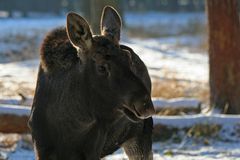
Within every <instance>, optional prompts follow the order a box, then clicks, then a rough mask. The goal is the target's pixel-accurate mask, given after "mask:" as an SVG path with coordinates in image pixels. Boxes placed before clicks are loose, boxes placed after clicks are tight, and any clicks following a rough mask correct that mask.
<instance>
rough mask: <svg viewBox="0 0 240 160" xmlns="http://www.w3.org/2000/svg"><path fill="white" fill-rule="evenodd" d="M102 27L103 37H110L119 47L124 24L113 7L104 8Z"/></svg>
mask: <svg viewBox="0 0 240 160" xmlns="http://www.w3.org/2000/svg"><path fill="white" fill-rule="evenodd" d="M100 26H101V28H100V30H101V35H104V36H106V37H108V38H109V39H111V40H113V42H114V43H115V44H117V45H118V44H119V40H120V30H121V26H122V22H121V18H120V16H119V14H118V13H117V11H116V10H115V9H114V8H113V7H110V6H106V7H104V9H103V12H102V18H101V23H100Z"/></svg>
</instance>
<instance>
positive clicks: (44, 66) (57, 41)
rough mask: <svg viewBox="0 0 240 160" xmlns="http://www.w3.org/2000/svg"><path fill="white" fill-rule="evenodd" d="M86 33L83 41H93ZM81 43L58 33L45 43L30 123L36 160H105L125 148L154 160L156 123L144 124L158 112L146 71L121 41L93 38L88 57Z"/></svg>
mask: <svg viewBox="0 0 240 160" xmlns="http://www.w3.org/2000/svg"><path fill="white" fill-rule="evenodd" d="M109 12H112V9H109ZM70 18H76V19H78V20H81V23H83V24H84V25H85V26H87V25H86V24H87V23H85V20H84V19H83V18H81V17H79V16H78V15H76V14H72V17H70ZM71 24H75V23H74V21H73V23H71ZM106 26H108V24H106ZM75 29H78V28H75ZM76 31H78V30H76ZM85 31H88V32H89V31H90V30H89V29H88V28H83V29H82V32H79V35H78V37H77V39H78V38H82V37H81V36H82V35H90V36H91V33H90V32H89V33H84V32H85ZM74 32H75V31H74ZM71 34H72V33H71ZM106 35H109V34H106ZM71 36H73V38H76V37H74V34H72V35H71ZM70 38H71V37H70ZM85 38H86V37H85ZM77 39H75V41H72V40H71V42H70V41H69V35H68V36H67V33H66V30H65V28H58V29H55V30H53V31H52V32H50V33H49V34H48V35H47V36H46V38H45V39H44V41H43V43H42V46H41V53H40V54H41V55H40V57H41V63H40V66H39V73H38V80H37V86H36V91H35V95H34V101H33V105H32V111H31V116H30V119H29V126H30V128H31V133H32V138H33V143H34V147H35V152H36V160H66V159H69V160H99V159H100V158H102V157H104V156H106V155H108V154H111V153H113V152H114V151H116V150H117V149H119V148H120V147H123V148H124V150H125V152H126V153H127V155H128V157H129V159H130V160H151V159H152V139H151V138H152V126H153V122H152V118H151V117H150V118H147V119H143V118H142V117H144V118H146V117H149V116H150V115H151V114H152V111H153V104H152V101H151V95H150V93H151V81H150V77H149V75H148V72H147V69H146V66H145V65H144V63H143V62H142V61H141V59H140V58H139V57H138V56H137V55H136V54H135V53H134V51H133V50H132V49H131V48H129V47H127V46H124V45H118V44H117V39H116V38H113V39H111V37H110V38H109V37H107V36H104V35H102V36H94V37H87V44H88V45H86V46H87V47H86V46H85V48H84V49H83V50H82V52H80V51H77V50H76V49H75V47H76V46H75V47H74V46H73V45H72V43H74V44H76V45H79V44H78V43H80V45H81V44H82V43H85V40H84V39H81V41H82V42H81V41H80V42H79V41H77ZM88 42H89V43H88Z"/></svg>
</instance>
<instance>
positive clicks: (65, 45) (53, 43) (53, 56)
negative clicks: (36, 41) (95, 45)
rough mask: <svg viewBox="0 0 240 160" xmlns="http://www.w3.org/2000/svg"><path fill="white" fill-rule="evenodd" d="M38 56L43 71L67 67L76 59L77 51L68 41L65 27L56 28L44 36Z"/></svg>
mask: <svg viewBox="0 0 240 160" xmlns="http://www.w3.org/2000/svg"><path fill="white" fill-rule="evenodd" d="M40 58H41V66H42V67H43V69H44V70H45V71H46V70H47V71H53V70H56V69H68V68H69V67H71V66H72V64H74V63H75V62H76V61H77V51H76V49H75V48H74V47H73V46H72V44H71V42H70V41H69V39H68V37H67V33H66V29H65V27H60V28H56V29H54V30H52V31H51V32H49V33H48V34H47V35H46V36H45V38H44V40H43V42H42V45H41V47H40Z"/></svg>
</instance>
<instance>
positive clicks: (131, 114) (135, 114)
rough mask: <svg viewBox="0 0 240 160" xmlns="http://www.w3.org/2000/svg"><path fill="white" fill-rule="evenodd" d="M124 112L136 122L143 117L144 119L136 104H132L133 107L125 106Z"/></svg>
mask: <svg viewBox="0 0 240 160" xmlns="http://www.w3.org/2000/svg"><path fill="white" fill-rule="evenodd" d="M123 112H124V114H125V115H126V116H127V117H128V118H129V119H130V120H132V121H134V122H138V121H140V120H141V119H143V118H142V116H141V115H140V113H139V112H138V111H137V110H136V107H135V106H134V105H133V106H132V109H130V108H129V107H127V106H124V107H123Z"/></svg>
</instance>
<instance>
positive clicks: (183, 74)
mask: <svg viewBox="0 0 240 160" xmlns="http://www.w3.org/2000/svg"><path fill="white" fill-rule="evenodd" d="M125 19H126V24H127V25H128V26H129V27H136V26H140V27H143V28H145V29H148V28H151V30H153V31H154V32H158V31H159V32H163V31H164V32H167V34H169V35H171V36H169V37H161V38H152V39H137V38H134V39H132V38H131V39H130V38H128V37H127V36H126V35H125V34H123V38H122V43H123V44H125V45H128V46H130V47H132V48H133V49H134V51H135V52H136V53H137V54H138V55H139V56H140V57H141V58H142V60H143V61H144V62H145V64H146V65H147V67H148V69H149V73H150V75H151V77H152V80H153V81H154V80H158V79H172V78H174V79H177V80H178V81H190V82H197V83H199V84H206V83H207V81H208V57H207V55H206V54H205V53H204V52H202V51H196V50H195V51H193V50H192V49H190V48H189V47H187V46H188V45H191V46H197V45H198V43H199V41H200V40H201V37H200V38H199V37H196V36H190V35H181V36H178V37H174V36H172V35H174V34H180V33H182V32H183V30H184V29H188V26H189V24H193V22H194V24H196V21H197V22H199V23H201V24H202V23H205V16H204V14H203V13H199V14H163V13H148V14H133V13H128V14H126V17H125ZM143 21H144V22H145V23H142V22H143ZM64 24H65V18H50V19H44V18H43V19H41V18H40V19H36V18H31V19H22V18H20V19H14V20H13V19H1V20H0V32H1V33H2V34H1V35H0V59H1V60H0V89H1V92H0V98H13V99H14V98H16V97H18V94H19V93H21V94H24V95H27V96H29V95H30V96H31V95H32V94H33V90H34V87H35V83H36V75H37V68H38V65H39V60H38V59H33V60H25V61H19V62H9V63H6V62H7V61H2V60H5V59H4V57H6V55H4V56H3V55H1V54H5V53H8V52H9V50H11V52H12V51H15V50H18V49H24V47H26V45H27V44H26V43H25V41H23V40H22V39H20V40H19V41H16V42H14V43H9V41H8V40H9V39H7V40H6V39H5V38H6V37H9V36H10V37H14V36H15V35H19V34H20V35H27V36H28V37H31V38H32V39H33V40H34V39H35V35H38V34H40V38H39V37H37V39H39V41H41V38H42V37H43V35H44V34H45V33H46V32H47V31H49V30H50V29H52V28H54V27H56V26H61V25H64ZM169 24H170V25H169ZM157 26H161V30H159V29H158V27H157ZM167 29H168V30H167ZM160 34H162V33H160ZM20 38H21V36H20ZM4 39H5V40H4ZM10 42H12V39H10ZM37 42H38V40H37ZM38 43H40V42H38ZM177 44H184V45H183V46H185V47H178V45H177ZM14 54H20V53H15V52H14ZM35 54H36V55H37V53H35ZM1 57H2V58H1ZM33 57H34V56H33ZM3 62H4V63H3ZM18 98H19V97H18ZM162 118H164V117H162ZM170 118H172V119H170ZM178 118H179V117H168V118H166V117H165V118H164V119H159V120H158V121H161V122H166V121H171V122H174V121H175V122H174V124H177V122H178V123H179V122H180V119H178ZM196 119H199V118H196V117H195V118H194V119H189V121H190V122H192V121H194V120H196ZM207 119H208V118H207ZM209 119H211V118H209ZM223 121H224V119H223ZM155 122H156V123H157V121H155ZM182 123H183V124H184V122H182ZM230 126H231V125H230ZM233 127H234V126H232V128H233ZM235 127H237V129H238V128H239V127H238V126H235ZM3 137H5V135H0V159H4V158H6V157H8V160H33V159H34V153H33V151H32V148H31V146H30V147H29V145H27V144H26V143H25V141H19V142H18V143H17V144H16V145H13V146H12V147H10V149H6V148H4V145H3V144H2V143H1V141H2V139H3ZM181 138H182V139H181V141H180V142H174V141H172V140H169V141H166V142H156V143H154V145H153V151H154V159H155V160H161V159H164V160H203V159H204V160H237V159H240V143H239V142H240V141H239V139H233V140H231V139H229V140H221V141H220V140H218V139H209V141H208V143H204V140H202V141H201V140H200V141H199V140H194V139H191V138H189V137H184V135H183V137H181ZM13 139H14V138H13ZM238 157H239V158H238ZM105 159H106V160H124V159H126V155H124V154H122V151H121V150H119V151H117V152H116V153H115V154H114V155H112V156H108V157H106V158H105Z"/></svg>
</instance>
